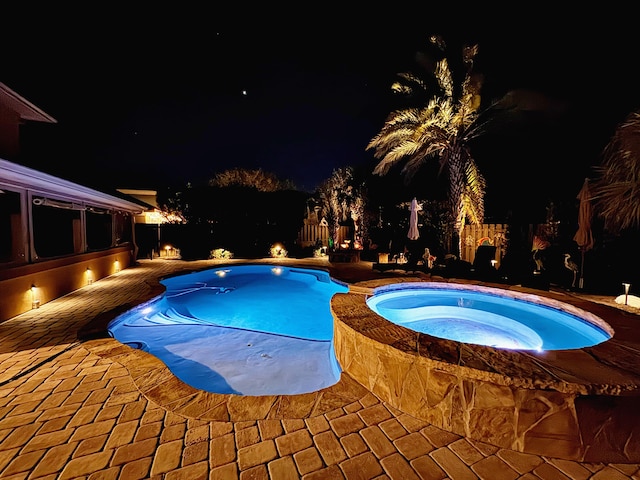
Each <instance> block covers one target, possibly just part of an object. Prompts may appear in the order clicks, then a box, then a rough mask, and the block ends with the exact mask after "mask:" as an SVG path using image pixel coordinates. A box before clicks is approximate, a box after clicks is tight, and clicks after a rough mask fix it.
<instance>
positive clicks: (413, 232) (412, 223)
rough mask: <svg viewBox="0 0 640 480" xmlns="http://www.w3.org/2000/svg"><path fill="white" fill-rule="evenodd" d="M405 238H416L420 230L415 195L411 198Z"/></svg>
mask: <svg viewBox="0 0 640 480" xmlns="http://www.w3.org/2000/svg"><path fill="white" fill-rule="evenodd" d="M407 238H408V239H409V240H418V239H419V238H420V232H419V231H418V201H417V200H416V199H415V197H414V198H413V200H411V216H410V217H409V233H407Z"/></svg>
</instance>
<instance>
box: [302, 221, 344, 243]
mask: <svg viewBox="0 0 640 480" xmlns="http://www.w3.org/2000/svg"><path fill="white" fill-rule="evenodd" d="M349 233H350V232H349V227H340V228H339V229H338V238H335V239H334V243H335V244H336V245H340V244H341V243H342V242H344V241H345V240H346V239H348V238H349ZM317 240H320V241H321V242H322V245H323V246H325V247H327V246H329V227H327V226H324V225H304V226H303V227H302V228H301V229H300V233H298V243H299V244H300V246H301V247H310V246H312V245H315V244H316V241H317Z"/></svg>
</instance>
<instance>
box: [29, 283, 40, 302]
mask: <svg viewBox="0 0 640 480" xmlns="http://www.w3.org/2000/svg"><path fill="white" fill-rule="evenodd" d="M31 308H40V292H39V290H38V287H36V285H35V283H34V284H32V285H31Z"/></svg>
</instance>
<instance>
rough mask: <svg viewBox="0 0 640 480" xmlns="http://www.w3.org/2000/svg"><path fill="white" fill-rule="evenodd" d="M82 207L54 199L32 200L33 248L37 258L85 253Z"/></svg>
mask: <svg viewBox="0 0 640 480" xmlns="http://www.w3.org/2000/svg"><path fill="white" fill-rule="evenodd" d="M80 208H81V207H79V206H77V205H75V204H72V203H68V202H62V201H57V200H51V199H44V198H34V199H33V208H32V211H33V245H34V249H35V253H36V258H50V257H59V256H62V255H70V254H73V253H82V223H81V221H82V220H81V217H80V213H81V211H80Z"/></svg>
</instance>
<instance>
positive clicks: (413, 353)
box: [331, 277, 640, 462]
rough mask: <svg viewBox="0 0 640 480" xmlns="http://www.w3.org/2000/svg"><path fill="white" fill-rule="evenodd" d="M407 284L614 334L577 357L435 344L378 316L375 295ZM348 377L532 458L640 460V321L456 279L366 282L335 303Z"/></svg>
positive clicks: (574, 301) (420, 413)
mask: <svg viewBox="0 0 640 480" xmlns="http://www.w3.org/2000/svg"><path fill="white" fill-rule="evenodd" d="M407 282H447V283H450V284H455V283H463V284H466V285H470V284H475V285H477V286H479V287H482V286H489V287H496V288H500V289H503V290H506V291H510V290H511V291H513V292H521V293H525V294H527V295H532V296H534V297H535V296H539V297H544V298H545V299H551V301H555V302H562V303H564V304H567V305H568V306H570V307H569V308H573V307H575V308H578V309H581V310H584V311H587V312H590V313H591V314H593V315H596V316H597V317H600V318H602V319H604V320H605V321H606V323H607V324H608V325H610V326H611V327H612V329H613V331H614V335H613V337H612V338H611V339H610V340H608V341H606V342H603V343H601V344H599V345H595V346H592V347H587V348H582V349H576V350H554V351H543V352H533V351H512V350H504V349H496V348H492V347H485V346H479V345H470V344H463V343H459V342H455V341H451V340H446V339H440V338H435V337H432V336H430V335H427V334H423V333H418V332H415V331H413V330H410V329H407V328H405V327H402V326H399V325H396V324H394V323H392V322H389V321H387V320H385V319H384V318H382V317H380V316H379V315H377V314H376V313H375V312H373V311H372V310H371V309H370V308H369V307H368V306H367V304H366V297H367V295H371V294H373V291H374V290H375V288H377V287H382V286H388V285H392V284H399V283H407ZM331 307H332V311H333V314H334V318H335V323H334V325H335V339H334V341H335V348H336V353H337V357H338V361H339V362H340V364H341V366H342V368H343V369H344V370H345V371H346V372H348V373H349V375H350V376H352V377H353V378H354V379H355V380H356V381H357V382H359V383H360V384H362V385H364V386H365V387H366V388H367V389H369V390H370V391H371V392H373V393H374V394H376V395H377V396H379V397H380V398H381V399H382V400H383V401H386V402H388V403H389V404H390V405H392V406H394V407H395V408H398V409H399V410H401V411H403V412H405V413H408V414H410V415H414V416H416V417H417V418H421V419H425V420H427V421H429V422H430V423H432V424H433V425H435V426H437V427H440V428H443V429H445V430H448V431H451V432H453V433H456V434H460V435H465V436H468V437H470V438H474V439H477V440H482V441H485V442H488V443H492V444H494V445H497V446H501V447H505V448H510V449H513V450H516V451H521V452H525V453H534V454H538V455H547V456H551V457H557V458H566V459H570V460H580V461H618V462H637V461H640V439H638V438H637V437H636V436H634V433H633V432H634V430H636V431H637V429H638V428H640V413H639V412H638V408H637V404H638V401H639V400H640V329H638V326H639V324H638V322H639V321H640V317H638V316H637V315H634V314H630V313H628V312H625V311H622V310H619V309H616V308H613V307H610V306H607V305H602V304H597V303H593V302H590V301H588V300H584V299H581V298H579V297H575V296H570V295H566V294H563V293H561V292H546V291H545V292H542V291H539V290H534V289H529V288H522V287H519V286H505V285H492V284H488V283H483V282H474V281H466V280H452V279H439V278H436V279H434V278H429V279H426V280H425V279H418V278H415V277H394V278H383V279H375V280H368V281H364V282H358V283H356V284H354V285H352V286H351V288H350V291H349V292H348V293H346V294H337V295H335V296H334V298H333V300H332V303H331Z"/></svg>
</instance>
